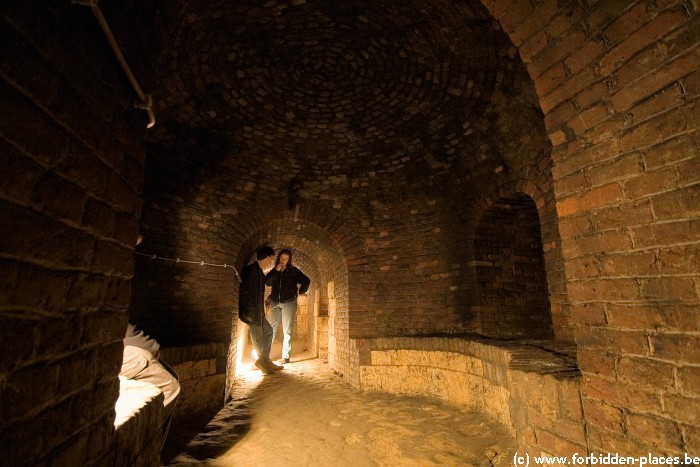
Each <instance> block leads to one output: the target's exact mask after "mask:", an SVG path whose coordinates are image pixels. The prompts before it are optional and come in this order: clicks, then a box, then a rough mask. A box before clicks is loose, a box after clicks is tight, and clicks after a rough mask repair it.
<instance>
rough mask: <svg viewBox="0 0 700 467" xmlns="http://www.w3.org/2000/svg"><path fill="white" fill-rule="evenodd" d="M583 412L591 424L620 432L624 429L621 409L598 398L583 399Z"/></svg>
mask: <svg viewBox="0 0 700 467" xmlns="http://www.w3.org/2000/svg"><path fill="white" fill-rule="evenodd" d="M583 412H584V414H585V415H586V420H588V422H589V423H591V424H593V425H596V426H598V427H601V428H605V429H606V430H611V431H617V432H620V433H622V432H623V430H624V423H623V418H622V410H620V409H618V408H616V407H613V406H611V405H608V404H606V403H604V402H601V401H598V400H593V399H584V400H583Z"/></svg>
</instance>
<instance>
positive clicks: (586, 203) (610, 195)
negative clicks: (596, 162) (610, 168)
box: [557, 183, 622, 217]
mask: <svg viewBox="0 0 700 467" xmlns="http://www.w3.org/2000/svg"><path fill="white" fill-rule="evenodd" d="M621 199H622V188H621V187H620V185H619V184H617V183H610V184H608V185H604V186H601V187H597V188H592V189H591V190H590V191H588V192H586V193H583V194H581V195H580V196H576V197H569V198H565V199H564V200H562V201H559V202H558V203H557V212H558V213H559V215H560V216H561V217H566V216H569V215H571V214H574V213H578V212H580V211H591V210H594V209H598V208H601V207H604V206H608V205H611V204H617V203H619V201H620V200H621Z"/></svg>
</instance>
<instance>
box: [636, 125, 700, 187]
mask: <svg viewBox="0 0 700 467" xmlns="http://www.w3.org/2000/svg"><path fill="white" fill-rule="evenodd" d="M697 156H700V132H695V133H693V134H690V135H683V136H679V137H676V138H672V139H669V140H668V141H666V142H664V143H662V144H660V145H658V146H654V147H653V148H651V149H650V150H648V151H647V153H646V154H645V155H644V162H645V165H646V167H647V169H652V170H653V169H656V168H658V167H662V166H666V165H670V164H671V163H673V162H676V161H679V160H683V159H689V158H691V159H692V158H693V157H697ZM684 173H685V172H682V173H681V179H683V174H684Z"/></svg>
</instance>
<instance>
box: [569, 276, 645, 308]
mask: <svg viewBox="0 0 700 467" xmlns="http://www.w3.org/2000/svg"><path fill="white" fill-rule="evenodd" d="M569 294H570V296H571V300H572V301H576V302H579V301H580V302H588V301H603V300H605V301H612V302H618V301H628V300H636V299H639V298H640V296H641V294H640V292H639V284H638V282H637V281H635V280H632V279H617V278H614V279H608V280H585V281H581V282H573V283H571V284H570V285H569Z"/></svg>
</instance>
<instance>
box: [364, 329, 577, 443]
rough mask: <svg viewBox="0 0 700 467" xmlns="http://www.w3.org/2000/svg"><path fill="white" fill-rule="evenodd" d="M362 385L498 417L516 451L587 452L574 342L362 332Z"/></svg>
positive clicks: (365, 387) (496, 418) (366, 387)
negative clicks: (373, 336) (374, 336)
mask: <svg viewBox="0 0 700 467" xmlns="http://www.w3.org/2000/svg"><path fill="white" fill-rule="evenodd" d="M358 347H359V348H361V349H362V350H361V356H360V365H361V366H360V386H361V388H363V389H380V390H384V391H389V392H393V393H398V394H415V395H427V396H433V397H437V398H439V399H442V400H444V401H446V402H449V403H453V404H457V405H460V406H464V407H467V408H469V409H473V410H478V411H479V412H482V413H486V414H487V415H489V416H491V417H492V418H494V419H495V420H498V421H499V422H501V423H503V424H504V425H505V426H506V427H507V428H508V429H509V430H510V431H511V433H512V434H513V436H514V437H515V438H516V439H517V443H518V450H519V451H520V452H522V453H525V452H527V453H529V454H531V455H540V454H542V453H547V454H557V455H568V454H571V453H573V452H575V451H576V452H579V453H585V452H586V451H587V449H586V445H587V442H586V438H585V430H584V419H583V410H582V407H581V388H580V373H579V371H578V369H577V367H576V363H575V349H574V348H573V346H572V345H570V344H566V343H560V342H552V341H539V340H525V341H499V340H491V339H480V338H461V337H395V338H378V339H361V340H359V342H358Z"/></svg>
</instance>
